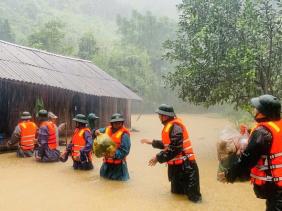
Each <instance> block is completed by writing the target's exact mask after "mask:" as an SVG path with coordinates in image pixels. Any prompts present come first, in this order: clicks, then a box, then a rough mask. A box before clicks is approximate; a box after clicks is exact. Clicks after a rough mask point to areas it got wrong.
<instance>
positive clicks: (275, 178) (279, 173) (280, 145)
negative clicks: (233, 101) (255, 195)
mask: <svg viewBox="0 0 282 211" xmlns="http://www.w3.org/2000/svg"><path fill="white" fill-rule="evenodd" d="M260 126H263V127H265V128H267V129H268V130H269V131H270V132H271V134H272V145H271V149H270V153H269V155H263V156H262V157H261V158H260V159H259V161H258V163H257V165H256V166H255V167H254V168H252V169H251V182H252V183H253V184H256V185H259V186H261V185H264V184H265V183H266V182H274V183H275V184H276V185H277V186H279V187H282V120H279V121H270V122H261V123H258V124H257V126H256V127H255V129H256V128H258V127H260ZM267 173H268V174H267Z"/></svg>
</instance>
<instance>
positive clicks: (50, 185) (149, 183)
mask: <svg viewBox="0 0 282 211" xmlns="http://www.w3.org/2000/svg"><path fill="white" fill-rule="evenodd" d="M179 116H180V117H181V118H182V119H183V120H184V121H185V122H186V124H187V126H188V130H189V132H190V136H191V139H192V143H193V147H194V150H195V152H196V155H197V161H198V164H199V168H200V179H201V189H202V190H201V191H202V194H203V202H202V203H201V204H192V203H191V202H189V201H188V200H187V199H186V197H185V196H182V195H173V194H171V193H170V184H169V182H168V180H167V169H166V166H165V165H157V166H156V167H148V166H147V162H148V160H149V159H150V158H151V157H152V156H153V155H154V154H155V153H157V151H158V150H155V149H152V148H150V147H149V146H148V145H141V144H140V143H139V140H140V139H141V138H159V137H160V131H161V125H160V123H159V120H158V117H157V116H156V115H144V116H142V117H141V119H139V121H137V122H136V118H137V117H136V116H133V118H132V124H133V127H134V128H136V129H138V130H139V131H140V132H136V133H132V135H131V138H132V150H131V154H130V156H129V157H128V159H127V160H128V165H129V171H130V177H131V179H130V181H128V182H116V181H108V180H105V179H102V178H100V176H99V168H100V166H101V160H97V159H95V161H94V164H95V169H94V170H93V171H87V172H83V171H74V170H73V169H72V167H71V165H72V162H71V159H69V160H68V161H67V162H66V163H46V164H45V163H44V164H42V163H37V162H35V161H34V159H33V158H27V159H18V158H17V157H16V156H15V153H8V154H2V155H0V185H1V188H0V196H1V199H0V210H13V211H14V210H20V211H23V210H29V211H30V210H36V211H38V210H40V211H41V210H46V211H47V210H48V211H49V210H60V211H62V210H83V209H85V210H130V211H134V210H215V211H220V210H222V211H225V210H234V211H238V210H257V211H259V210H264V209H265V205H264V201H263V200H259V199H256V198H255V196H254V193H253V192H252V187H251V185H250V184H249V183H241V184H220V183H218V182H217V181H216V170H217V161H216V151H215V150H216V149H215V142H216V140H217V135H218V132H219V130H220V129H221V128H223V127H224V126H225V125H226V124H229V123H228V122H227V121H226V120H224V119H220V118H213V117H212V116H208V117H207V116H205V115H179Z"/></svg>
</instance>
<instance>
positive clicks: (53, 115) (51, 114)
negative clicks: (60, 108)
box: [48, 111, 58, 119]
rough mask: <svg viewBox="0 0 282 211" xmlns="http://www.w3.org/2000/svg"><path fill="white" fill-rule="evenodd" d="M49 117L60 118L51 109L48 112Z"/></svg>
mask: <svg viewBox="0 0 282 211" xmlns="http://www.w3.org/2000/svg"><path fill="white" fill-rule="evenodd" d="M48 117H49V118H50V119H58V117H57V116H56V115H55V114H54V113H53V112H51V111H49V112H48Z"/></svg>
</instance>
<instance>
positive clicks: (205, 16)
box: [164, 0, 282, 108]
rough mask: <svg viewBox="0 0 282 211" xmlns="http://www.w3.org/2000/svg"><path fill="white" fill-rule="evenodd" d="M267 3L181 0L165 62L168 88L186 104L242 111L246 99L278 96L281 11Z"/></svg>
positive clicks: (279, 86) (279, 85) (280, 61)
mask: <svg viewBox="0 0 282 211" xmlns="http://www.w3.org/2000/svg"><path fill="white" fill-rule="evenodd" d="M272 2H273V1H270V0H266V1H260V0H245V1H243V3H242V1H240V0H209V1H206V0H198V1H192V0H183V2H182V3H181V4H180V5H179V6H178V8H179V10H180V12H181V15H180V21H179V30H178V33H177V39H175V40H168V41H166V42H165V44H164V46H165V48H166V53H165V55H164V57H165V58H166V59H167V60H168V61H170V62H171V63H174V64H175V65H176V71H175V72H171V73H169V74H168V75H167V76H166V84H167V85H168V86H170V87H171V88H172V89H177V90H178V93H179V97H180V98H182V99H183V100H184V101H190V102H193V103H194V104H203V105H206V106H210V105H215V104H223V103H226V102H227V103H231V104H234V105H235V107H236V108H238V107H241V108H245V107H246V105H248V102H249V99H250V97H253V96H257V95H260V94H264V93H270V94H273V95H276V96H280V97H281V96H282V92H281V82H282V79H281V76H282V60H281V59H282V58H281V57H282V51H281V49H282V31H281V15H280V14H279V12H280V11H281V6H277V5H276V4H275V5H274V4H273V5H272Z"/></svg>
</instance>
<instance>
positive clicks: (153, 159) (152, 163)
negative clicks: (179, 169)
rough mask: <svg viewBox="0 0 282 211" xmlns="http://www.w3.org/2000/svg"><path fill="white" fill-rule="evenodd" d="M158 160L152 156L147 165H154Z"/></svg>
mask: <svg viewBox="0 0 282 211" xmlns="http://www.w3.org/2000/svg"><path fill="white" fill-rule="evenodd" d="M157 162H158V160H157V157H153V158H152V159H151V160H149V164H148V165H149V166H155V165H156V164H157Z"/></svg>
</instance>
